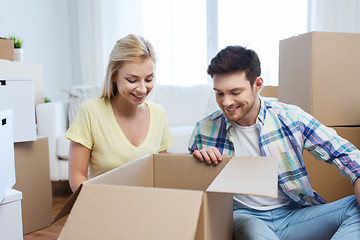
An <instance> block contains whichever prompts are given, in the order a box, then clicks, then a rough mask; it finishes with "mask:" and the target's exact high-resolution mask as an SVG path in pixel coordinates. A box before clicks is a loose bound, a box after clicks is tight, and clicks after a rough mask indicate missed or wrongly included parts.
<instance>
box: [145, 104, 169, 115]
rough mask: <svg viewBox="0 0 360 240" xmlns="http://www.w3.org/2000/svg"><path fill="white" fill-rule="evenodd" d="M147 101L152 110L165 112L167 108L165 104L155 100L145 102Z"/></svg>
mask: <svg viewBox="0 0 360 240" xmlns="http://www.w3.org/2000/svg"><path fill="white" fill-rule="evenodd" d="M145 103H146V105H148V106H149V109H150V111H154V112H159V113H165V109H164V107H163V106H161V105H159V104H157V103H153V102H145Z"/></svg>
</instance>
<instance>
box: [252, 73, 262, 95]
mask: <svg viewBox="0 0 360 240" xmlns="http://www.w3.org/2000/svg"><path fill="white" fill-rule="evenodd" d="M263 84H264V80H263V79H262V77H257V78H256V79H255V82H254V89H255V93H258V92H259V91H260V89H261V88H262V86H263Z"/></svg>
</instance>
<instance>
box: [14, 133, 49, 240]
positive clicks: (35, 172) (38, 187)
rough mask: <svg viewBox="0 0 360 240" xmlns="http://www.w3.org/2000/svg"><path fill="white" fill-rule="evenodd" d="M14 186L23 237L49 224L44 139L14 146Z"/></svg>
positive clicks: (47, 161) (46, 154) (47, 164)
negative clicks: (16, 191)
mask: <svg viewBox="0 0 360 240" xmlns="http://www.w3.org/2000/svg"><path fill="white" fill-rule="evenodd" d="M14 149H15V171H16V184H15V185H14V188H15V189H17V190H19V191H21V192H22V194H23V200H22V202H21V206H22V217H23V219H22V222H23V231H24V234H28V233H30V232H34V231H36V230H39V229H42V228H45V227H48V226H50V225H51V219H52V189H51V181H50V170H49V148H48V141H47V138H38V139H37V140H36V141H33V142H21V143H15V146H14Z"/></svg>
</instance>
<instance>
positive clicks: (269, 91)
mask: <svg viewBox="0 0 360 240" xmlns="http://www.w3.org/2000/svg"><path fill="white" fill-rule="evenodd" d="M260 96H262V97H271V98H277V97H278V87H277V86H263V87H262V89H261V91H260Z"/></svg>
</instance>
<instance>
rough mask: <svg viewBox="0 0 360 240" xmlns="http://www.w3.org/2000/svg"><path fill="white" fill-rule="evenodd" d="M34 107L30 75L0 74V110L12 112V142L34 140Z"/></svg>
mask: <svg viewBox="0 0 360 240" xmlns="http://www.w3.org/2000/svg"><path fill="white" fill-rule="evenodd" d="M19 96H21V97H19ZM34 105H35V104H34V81H33V77H32V76H31V75H23V74H21V75H15V74H0V109H1V108H7V109H12V110H13V132H14V135H13V137H14V142H26V141H34V140H36V123H35V108H34Z"/></svg>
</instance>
